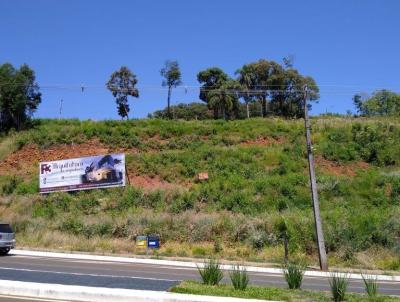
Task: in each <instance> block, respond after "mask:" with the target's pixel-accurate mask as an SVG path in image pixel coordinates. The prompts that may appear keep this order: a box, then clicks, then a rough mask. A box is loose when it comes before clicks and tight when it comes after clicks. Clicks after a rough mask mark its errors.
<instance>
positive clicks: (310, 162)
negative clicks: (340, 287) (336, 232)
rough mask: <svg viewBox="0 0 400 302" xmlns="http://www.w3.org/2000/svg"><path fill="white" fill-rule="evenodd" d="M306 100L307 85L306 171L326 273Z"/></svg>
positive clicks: (321, 258) (321, 265)
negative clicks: (307, 172)
mask: <svg viewBox="0 0 400 302" xmlns="http://www.w3.org/2000/svg"><path fill="white" fill-rule="evenodd" d="M307 98H308V87H307V85H305V86H304V126H305V128H306V141H307V155H308V169H309V172H310V185H311V195H312V201H313V209H314V220H315V230H316V234H317V242H318V254H319V266H320V268H321V270H323V271H326V270H328V262H327V259H326V250H325V241H324V232H323V230H322V222H321V214H320V211H319V201H318V189H317V180H316V178H315V169H314V156H313V151H312V144H311V133H310V132H311V131H310V120H309V117H308V106H307Z"/></svg>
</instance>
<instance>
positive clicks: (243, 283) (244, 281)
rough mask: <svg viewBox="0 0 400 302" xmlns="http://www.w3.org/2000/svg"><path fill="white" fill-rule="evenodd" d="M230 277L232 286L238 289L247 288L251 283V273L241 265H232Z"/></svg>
mask: <svg viewBox="0 0 400 302" xmlns="http://www.w3.org/2000/svg"><path fill="white" fill-rule="evenodd" d="M229 277H230V279H231V282H232V286H233V287H234V288H235V289H236V290H245V289H246V288H247V285H248V284H249V275H248V274H247V271H246V269H245V268H241V267H240V266H239V265H234V266H232V271H231V272H230V273H229Z"/></svg>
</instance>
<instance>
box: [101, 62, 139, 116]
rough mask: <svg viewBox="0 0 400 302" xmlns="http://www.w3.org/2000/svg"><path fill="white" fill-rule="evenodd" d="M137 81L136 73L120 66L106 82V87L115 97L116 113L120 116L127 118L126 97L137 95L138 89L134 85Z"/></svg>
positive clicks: (127, 104) (127, 106) (128, 109)
mask: <svg viewBox="0 0 400 302" xmlns="http://www.w3.org/2000/svg"><path fill="white" fill-rule="evenodd" d="M137 82H138V81H137V79H136V75H135V74H134V73H133V72H132V71H130V70H129V68H128V67H126V66H122V67H121V68H120V69H119V70H117V71H115V72H113V73H112V74H111V77H110V80H109V81H108V82H107V88H108V89H109V90H110V91H111V93H112V95H113V96H114V97H115V101H116V103H117V110H118V114H119V115H120V116H121V118H124V117H126V118H127V119H129V111H130V108H129V103H128V97H129V96H132V97H136V98H137V97H139V90H138V89H137V88H136V87H135V86H136V84H137Z"/></svg>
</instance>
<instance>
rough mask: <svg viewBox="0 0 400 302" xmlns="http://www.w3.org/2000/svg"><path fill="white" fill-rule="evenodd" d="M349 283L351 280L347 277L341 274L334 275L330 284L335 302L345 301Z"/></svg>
mask: <svg viewBox="0 0 400 302" xmlns="http://www.w3.org/2000/svg"><path fill="white" fill-rule="evenodd" d="M348 283H349V279H348V277H347V276H346V275H342V274H339V273H334V274H332V277H331V278H330V280H329V284H330V286H331V293H332V296H333V300H334V301H335V302H342V301H344V299H345V296H346V292H347V285H348Z"/></svg>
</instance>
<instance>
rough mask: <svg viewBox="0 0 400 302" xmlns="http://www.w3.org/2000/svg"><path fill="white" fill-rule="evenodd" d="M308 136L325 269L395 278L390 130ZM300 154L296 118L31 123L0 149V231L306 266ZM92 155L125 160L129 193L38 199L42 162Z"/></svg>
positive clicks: (105, 246)
mask: <svg viewBox="0 0 400 302" xmlns="http://www.w3.org/2000/svg"><path fill="white" fill-rule="evenodd" d="M312 126H313V141H314V146H315V153H316V167H317V177H318V184H319V192H320V201H321V211H322V218H323V226H324V231H325V239H326V245H327V250H328V257H329V261H330V262H331V264H334V265H344V264H346V265H353V266H362V267H369V268H380V269H387V270H400V257H399V256H400V242H399V237H400V220H399V217H400V177H399V174H400V171H399V165H400V148H399V147H400V146H399V144H400V121H399V120H395V119H384V118H375V119H365V118H349V117H346V118H345V117H342V118H314V119H313V120H312ZM304 145H305V144H304V126H303V122H302V121H301V120H290V121H289V120H283V119H278V118H268V119H262V118H258V119H246V120H237V121H229V122H226V121H223V120H216V121H214V120H207V121H182V120H180V121H165V120H159V119H147V120H131V121H101V122H95V121H79V120H35V121H34V127H33V128H32V129H30V130H27V131H22V132H19V133H10V135H8V136H4V137H3V138H2V139H1V142H0V155H1V156H2V157H3V158H2V162H1V163H0V188H1V191H2V192H1V193H2V196H1V198H0V201H1V203H0V219H1V220H6V221H10V222H11V223H13V225H14V226H15V228H16V231H17V236H18V237H17V238H18V242H19V244H20V245H24V246H30V247H41V248H55V249H57V248H60V249H67V250H68V249H71V250H84V251H99V252H118V253H125V252H135V253H140V252H141V251H140V250H137V249H136V248H135V246H134V242H133V240H134V238H135V236H137V235H142V234H150V233H158V234H160V235H161V238H162V246H163V247H162V248H161V250H160V251H158V252H157V253H158V254H159V255H164V256H182V257H183V256H192V257H206V256H209V255H211V254H217V255H219V256H221V257H224V258H227V259H236V260H238V259H243V260H252V261H264V262H266V261H268V262H279V261H281V260H282V259H283V256H284V252H283V245H282V238H284V237H287V238H289V252H290V255H289V257H290V258H291V259H294V258H301V259H302V260H304V261H307V262H308V263H309V264H315V263H317V257H316V252H317V251H316V245H315V232H314V228H313V216H312V207H311V198H310V191H309V187H308V174H307V160H306V154H305V147H304ZM74 152H75V153H74ZM96 152H103V153H104V152H125V153H126V154H127V168H128V172H129V178H130V180H131V185H130V186H127V187H125V188H118V189H104V190H92V191H82V192H76V193H54V194H48V195H40V194H39V193H38V178H37V162H38V161H39V160H44V159H46V160H51V159H57V158H63V157H65V156H68V157H73V156H82V155H89V154H96ZM203 171H207V172H208V173H209V180H208V181H202V182H199V181H197V180H196V179H197V175H198V173H200V172H203ZM145 182H149V183H151V185H150V186H146V185H144V183H145ZM282 225H284V226H285V227H284V228H283V227H282ZM142 252H143V251H142Z"/></svg>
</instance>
